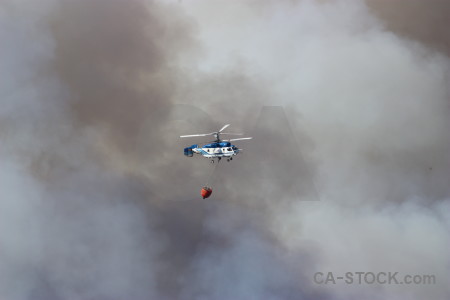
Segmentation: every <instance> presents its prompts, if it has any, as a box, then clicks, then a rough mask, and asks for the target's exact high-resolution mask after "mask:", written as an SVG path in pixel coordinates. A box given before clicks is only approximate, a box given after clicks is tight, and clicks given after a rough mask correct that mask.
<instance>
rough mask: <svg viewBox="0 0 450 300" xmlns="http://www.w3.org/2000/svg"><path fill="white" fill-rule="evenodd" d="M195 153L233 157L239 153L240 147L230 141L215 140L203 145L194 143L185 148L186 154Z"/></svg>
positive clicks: (209, 156) (212, 156)
mask: <svg viewBox="0 0 450 300" xmlns="http://www.w3.org/2000/svg"><path fill="white" fill-rule="evenodd" d="M194 153H195V154H200V155H202V156H204V157H208V158H216V157H219V158H220V157H232V156H235V155H237V154H238V153H239V149H238V148H237V147H236V146H235V145H231V143H229V142H215V143H211V144H206V145H204V146H202V147H198V145H192V146H190V147H187V148H185V150H184V154H185V155H186V156H192V155H193V154H194Z"/></svg>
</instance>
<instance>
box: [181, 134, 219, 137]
mask: <svg viewBox="0 0 450 300" xmlns="http://www.w3.org/2000/svg"><path fill="white" fill-rule="evenodd" d="M208 135H213V133H203V134H189V135H180V138H185V137H193V136H208Z"/></svg>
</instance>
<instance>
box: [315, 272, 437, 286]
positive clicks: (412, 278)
mask: <svg viewBox="0 0 450 300" xmlns="http://www.w3.org/2000/svg"><path fill="white" fill-rule="evenodd" d="M313 281H314V283H316V284H321V285H330V284H337V283H344V284H349V285H351V284H359V285H362V284H380V285H384V284H389V285H397V284H398V285H400V284H406V285H414V284H415V285H433V284H436V276H435V275H430V274H400V273H399V272H346V273H345V274H335V273H333V272H316V273H314V275H313Z"/></svg>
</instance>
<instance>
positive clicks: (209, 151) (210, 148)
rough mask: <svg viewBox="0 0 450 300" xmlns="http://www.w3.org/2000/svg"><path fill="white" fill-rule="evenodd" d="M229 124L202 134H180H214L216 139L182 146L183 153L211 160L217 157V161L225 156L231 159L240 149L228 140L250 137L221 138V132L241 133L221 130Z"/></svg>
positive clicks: (191, 135) (193, 135)
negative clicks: (210, 141)
mask: <svg viewBox="0 0 450 300" xmlns="http://www.w3.org/2000/svg"><path fill="white" fill-rule="evenodd" d="M228 126H230V124H227V125H225V126H223V127H222V128H221V129H220V130H219V131H216V132H211V133H203V134H190V135H182V136H180V137H181V138H185V137H197V136H210V135H212V136H214V137H215V138H216V140H215V141H214V142H212V143H210V144H206V145H203V146H201V147H199V146H198V145H197V144H195V145H192V146H190V147H186V148H184V155H186V156H188V157H192V156H194V154H200V155H202V156H204V157H207V158H212V162H214V158H217V160H218V161H220V159H221V158H222V157H227V160H228V161H230V160H232V159H233V156H235V155H237V154H238V153H239V152H240V151H241V150H242V149H239V148H237V147H236V146H235V145H232V144H231V143H230V142H232V141H240V140H250V139H252V138H251V137H245V138H237V139H230V140H221V139H220V135H221V134H228V135H242V133H224V132H222V131H223V130H224V129H225V128H227V127H228Z"/></svg>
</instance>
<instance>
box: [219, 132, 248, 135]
mask: <svg viewBox="0 0 450 300" xmlns="http://www.w3.org/2000/svg"><path fill="white" fill-rule="evenodd" d="M220 134H229V135H244V134H243V133H231V132H221V133H220Z"/></svg>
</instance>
